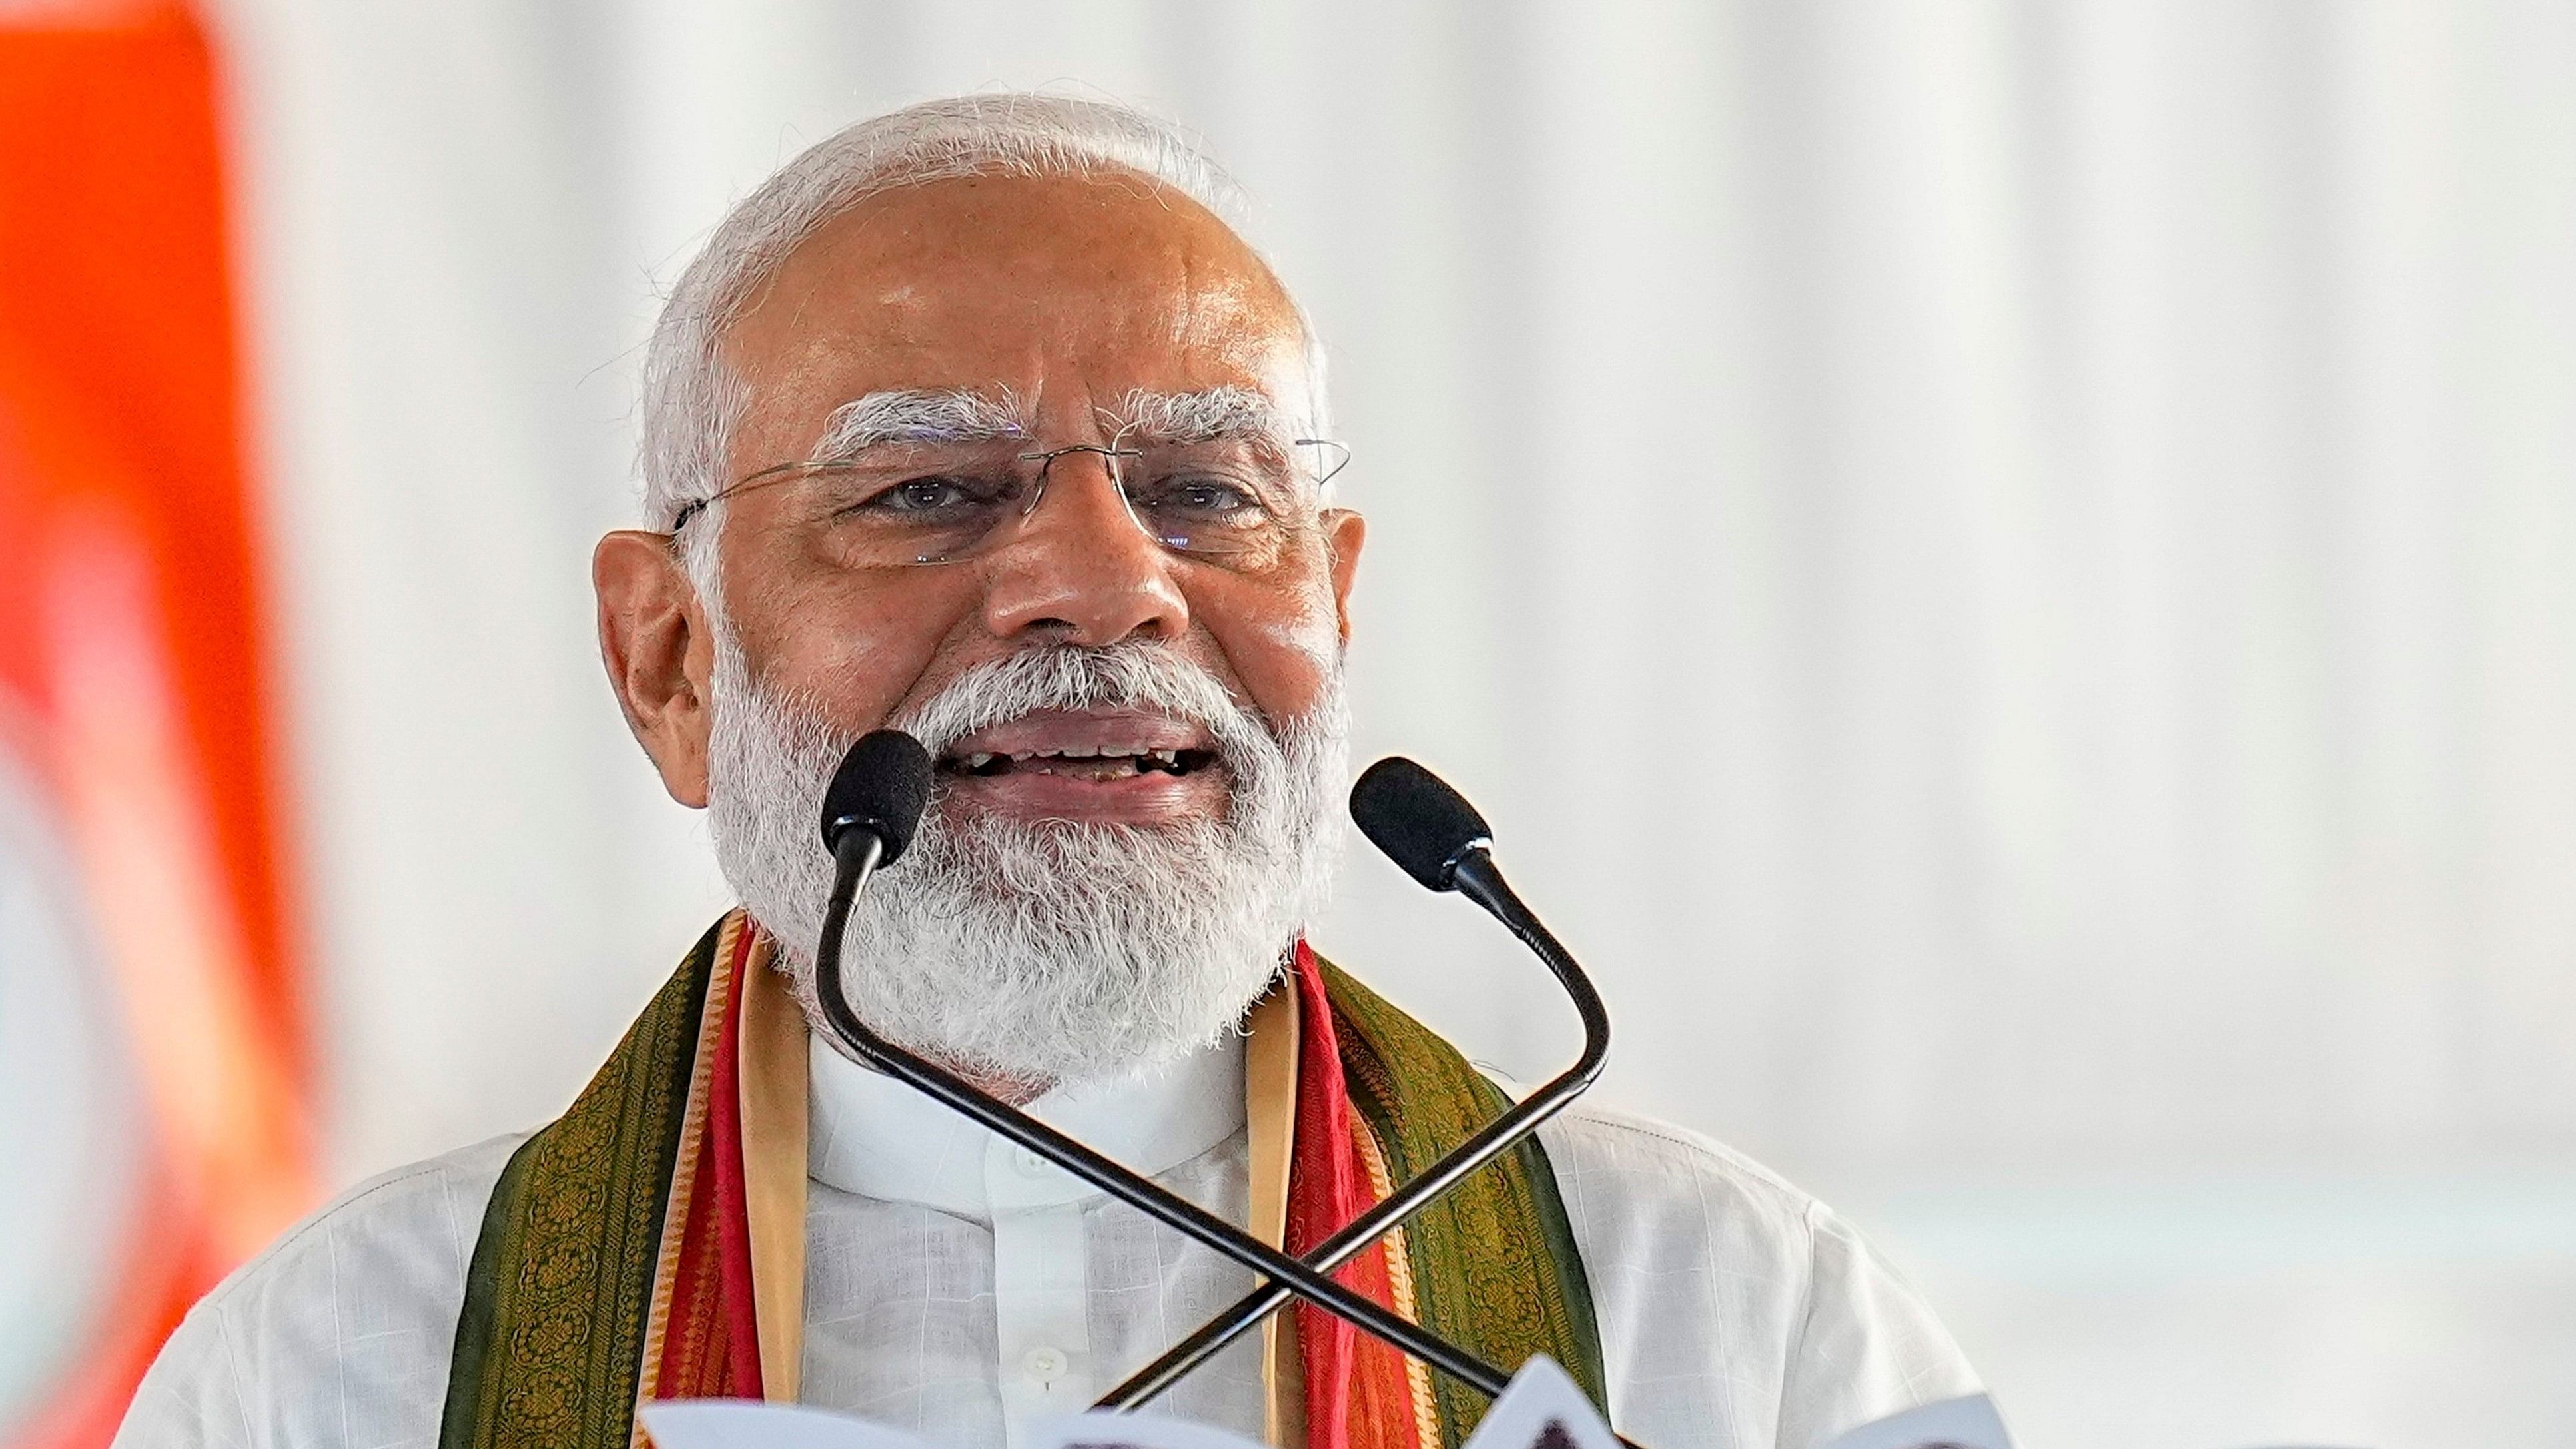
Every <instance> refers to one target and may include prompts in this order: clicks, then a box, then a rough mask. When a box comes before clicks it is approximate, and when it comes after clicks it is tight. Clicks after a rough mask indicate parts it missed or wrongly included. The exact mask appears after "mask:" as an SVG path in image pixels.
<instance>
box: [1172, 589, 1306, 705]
mask: <svg viewBox="0 0 2576 1449" xmlns="http://www.w3.org/2000/svg"><path fill="white" fill-rule="evenodd" d="M1191 594H1192V598H1191V602H1190V609H1191V612H1192V613H1193V614H1194V615H1195V616H1196V617H1197V618H1198V620H1199V622H1200V623H1201V624H1203V625H1205V626H1206V628H1207V631H1208V633H1209V634H1210V635H1211V636H1213V637H1214V638H1215V640H1216V644H1217V647H1218V648H1219V649H1221V650H1223V651H1224V653H1225V657H1226V662H1227V663H1228V664H1229V665H1231V666H1232V667H1233V670H1234V674H1235V678H1236V679H1238V680H1240V681H1241V682H1242V685H1243V688H1244V691H1245V692H1246V693H1247V694H1249V695H1251V697H1252V702H1253V704H1254V705H1256V706H1258V707H1259V708H1260V710H1261V712H1262V713H1264V714H1266V715H1268V716H1270V717H1271V718H1272V719H1274V720H1286V719H1294V718H1296V717H1297V716H1299V715H1303V714H1305V713H1307V712H1308V711H1310V710H1312V709H1313V708H1314V707H1315V705H1316V704H1317V703H1318V702H1319V701H1320V700H1321V699H1322V698H1323V694H1324V688H1325V685H1326V684H1327V683H1328V682H1329V681H1330V680H1331V679H1332V678H1333V676H1334V675H1335V674H1336V673H1337V672H1338V671H1339V670H1340V668H1341V655H1342V643H1341V625H1340V620H1339V618H1338V617H1337V616H1336V614H1335V613H1334V610H1333V591H1332V587H1331V584H1330V583H1329V581H1327V580H1325V579H1323V578H1321V577H1317V578H1314V579H1311V580H1307V581H1305V582H1302V583H1256V582H1253V581H1251V580H1247V579H1243V578H1239V577H1236V576H1233V575H1226V574H1212V575H1211V576H1210V577H1209V578H1208V579H1207V580H1205V581H1203V582H1202V583H1201V585H1200V586H1199V587H1198V588H1196V589H1193V590H1191Z"/></svg>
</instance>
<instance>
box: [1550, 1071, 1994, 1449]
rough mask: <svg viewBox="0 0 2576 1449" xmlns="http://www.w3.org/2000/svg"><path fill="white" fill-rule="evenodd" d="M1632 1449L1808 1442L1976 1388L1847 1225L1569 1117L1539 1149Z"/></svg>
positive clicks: (1697, 1140) (1723, 1166)
mask: <svg viewBox="0 0 2576 1449" xmlns="http://www.w3.org/2000/svg"><path fill="white" fill-rule="evenodd" d="M1542 1141H1543V1143H1544V1145H1545V1146H1546V1148H1547V1153H1548V1162H1549V1165H1550V1167H1551V1168H1552V1169H1553V1170H1554V1173H1555V1176H1556V1180H1557V1187H1558V1190H1559V1192H1560V1194H1561V1195H1562V1196H1563V1197H1564V1200H1565V1207H1566V1215H1567V1217H1568V1218H1569V1220H1570V1222H1571V1226H1572V1228H1573V1231H1574V1239H1575V1245H1576V1248H1577V1250H1578V1251H1579V1252H1580V1254H1581V1255H1582V1259H1583V1268H1584V1276H1585V1277H1586V1279H1587V1280H1588V1281H1589V1283H1590V1286H1591V1289H1592V1299H1593V1310H1594V1316H1595V1319H1596V1321H1597V1322H1598V1324H1599V1326H1600V1330H1601V1340H1602V1350H1603V1354H1604V1357H1605V1359H1606V1361H1607V1367H1608V1369H1609V1371H1610V1380H1611V1384H1610V1388H1611V1399H1612V1408H1613V1410H1614V1414H1615V1415H1617V1416H1619V1418H1620V1422H1621V1427H1622V1428H1623V1429H1625V1430H1627V1431H1628V1432H1630V1433H1632V1434H1634V1435H1635V1436H1636V1437H1638V1438H1639V1439H1640V1441H1641V1442H1651V1443H1658V1444H1662V1443H1670V1444H1673V1445H1693V1444H1726V1445H1750V1444H1771V1443H1795V1444H1804V1443H1809V1442H1816V1441H1819V1440H1821V1439H1822V1438H1825V1437H1829V1436H1830V1434H1832V1433H1836V1432H1840V1430H1842V1429H1845V1428H1849V1427H1851V1426H1852V1425H1854V1424H1858V1423H1863V1422H1866V1421H1867V1420H1870V1419H1873V1418H1878V1417H1880V1416H1882V1415H1885V1414H1889V1413H1894V1412H1896V1411H1897V1410H1899V1409H1904V1408H1908V1407H1911V1406H1912V1405H1914V1404H1916V1403H1921V1402H1926V1401H1928V1400H1930V1399H1935V1398H1944V1397H1949V1396H1950V1395H1952V1394H1956V1393H1967V1392H1972V1391H1974V1389H1975V1386H1976V1375H1975V1373H1974V1372H1973V1371H1972V1370H1971V1369H1970V1368H1969V1367H1968V1364H1967V1361H1966V1360H1965V1359H1964V1358H1963V1357H1961V1355H1960V1353H1959V1350H1958V1348H1957V1346H1956V1345H1955V1344H1954V1343H1953V1342H1952V1341H1951V1339H1950V1336H1949V1334H1948V1333H1947V1332H1945V1331H1944V1330H1943V1329H1942V1327H1941V1325H1940V1322H1939V1320H1938V1319H1937V1318H1935V1317H1934V1316H1933V1314H1932V1312H1931V1310H1930V1309H1929V1308H1928V1307H1927V1306H1925V1304H1924V1303H1923V1302H1922V1300H1921V1299H1920V1298H1919V1297H1918V1296H1916V1294H1915V1293H1914V1291H1913V1290H1912V1289H1911V1288H1909V1287H1908V1286H1906V1284H1905V1283H1904V1281H1903V1279H1902V1278H1901V1277H1899V1276H1898V1274H1897V1273H1896V1272H1895V1270H1894V1269H1893V1268H1891V1267H1890V1266H1888V1264H1887V1262H1886V1260H1885V1259H1883V1258H1882V1257H1880V1256H1879V1255H1878V1253H1877V1252H1876V1251H1875V1250H1874V1249H1872V1248H1871V1247H1870V1246H1869V1244H1868V1243H1867V1242H1866V1241H1864V1240H1863V1239H1862V1237H1861V1235H1860V1234H1859V1233H1858V1232H1856V1231H1855V1230H1854V1229H1853V1228H1852V1227H1851V1226H1850V1224H1848V1223H1847V1222H1845V1221H1844V1220H1843V1219H1842V1218H1841V1217H1839V1216H1838V1215H1837V1214H1835V1213H1834V1211H1833V1210H1832V1209H1831V1208H1828V1207H1827V1206H1825V1205H1824V1204H1823V1203H1821V1202H1819V1201H1817V1200H1816V1199H1815V1198H1814V1197H1813V1196H1811V1195H1809V1194H1807V1193H1805V1192H1803V1191H1801V1190H1799V1189H1798V1188H1797V1187H1795V1186H1792V1185H1791V1184H1790V1183H1789V1182H1788V1181H1787V1180H1786V1179H1784V1178H1782V1177H1781V1176H1780V1175H1779V1174H1778V1173H1776V1172H1773V1171H1772V1170H1771V1169H1769V1168H1767V1167H1764V1166H1763V1165H1762V1164H1760V1163H1758V1162H1755V1161H1754V1160H1753V1159H1751V1158H1749V1157H1746V1156H1745V1155H1744V1154H1742V1153H1740V1152H1737V1151H1735V1150H1734V1149H1732V1148H1730V1147H1727V1146H1725V1145H1724V1144H1722V1143H1719V1142H1715V1141H1712V1140H1710V1139H1709V1138H1707V1137H1704V1136H1701V1135H1700V1134H1699V1133H1696V1132H1692V1131H1688V1130H1686V1129H1684V1128H1680V1127H1675V1126H1672V1125H1670V1124H1667V1123H1663V1122H1657V1121H1653V1120H1651V1119H1648V1118H1643V1117H1632V1116H1627V1115H1624V1114H1621V1113H1616V1112H1605V1111H1601V1110H1598V1109H1590V1108H1585V1109H1577V1110H1573V1111H1569V1112H1567V1113H1566V1114H1565V1116H1564V1117H1562V1118H1560V1119H1558V1120H1557V1121H1556V1122H1555V1123H1552V1124H1551V1125H1550V1126H1549V1127H1548V1128H1547V1129H1545V1131H1544V1132H1543V1133H1542Z"/></svg>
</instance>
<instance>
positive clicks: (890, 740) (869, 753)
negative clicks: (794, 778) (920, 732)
mask: <svg viewBox="0 0 2576 1449" xmlns="http://www.w3.org/2000/svg"><path fill="white" fill-rule="evenodd" d="M928 808H930V752H929V751H928V750H925V749H923V748H922V747H921V741H919V740H916V739H914V738H913V737H912V736H910V735H908V734H905V733H904V732H903V731H901V730H877V731H875V732H873V733H870V734H866V735H862V736H860V737H859V742H858V743H857V744H855V745H852V746H850V752H849V753H848V754H846V755H843V756H842V757H841V767H840V768H839V769H837V770H834V771H833V772H832V783H831V784H830V785H829V786H828V787H826V788H825V789H824V791H823V848H824V849H825V850H837V849H839V847H840V844H841V836H842V834H843V833H844V832H846V831H848V830H849V829H851V828H852V827H854V826H864V827H865V828H867V829H868V830H870V831H873V832H874V833H875V835H876V837H877V839H878V840H880V841H882V842H884V844H885V853H884V854H883V855H881V856H879V857H878V858H877V864H878V866H880V867H884V866H889V865H892V864H894V862H895V858H896V857H897V856H900V855H902V854H903V851H904V847H905V846H908V845H910V844H912V832H913V831H914V830H916V829H918V828H920V825H921V812H922V811H924V810H926V809H928Z"/></svg>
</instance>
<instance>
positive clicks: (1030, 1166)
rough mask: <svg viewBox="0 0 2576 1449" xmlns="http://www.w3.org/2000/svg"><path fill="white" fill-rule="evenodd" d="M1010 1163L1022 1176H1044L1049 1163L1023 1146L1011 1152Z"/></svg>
mask: <svg viewBox="0 0 2576 1449" xmlns="http://www.w3.org/2000/svg"><path fill="white" fill-rule="evenodd" d="M1011 1165H1012V1166H1014V1167H1016V1168H1018V1169H1019V1170H1020V1176H1022V1177H1044V1176H1045V1175H1046V1170H1047V1168H1048V1166H1049V1163H1048V1162H1047V1160H1046V1159H1045V1158H1043V1157H1040V1156H1038V1155H1037V1154H1036V1153H1035V1152H1032V1151H1030V1150H1029V1149H1028V1148H1025V1147H1023V1148H1021V1149H1020V1150H1018V1151H1017V1152H1014V1153H1012V1154H1011Z"/></svg>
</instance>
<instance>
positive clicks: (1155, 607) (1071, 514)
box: [984, 453, 1190, 646]
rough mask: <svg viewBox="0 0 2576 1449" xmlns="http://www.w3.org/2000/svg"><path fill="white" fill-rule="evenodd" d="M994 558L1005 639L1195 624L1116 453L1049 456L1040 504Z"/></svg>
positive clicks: (1091, 638) (1071, 637)
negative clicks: (1115, 464)
mask: <svg viewBox="0 0 2576 1449" xmlns="http://www.w3.org/2000/svg"><path fill="white" fill-rule="evenodd" d="M986 567H987V569H988V570H989V572H988V575H987V580H986V584H985V591H984V620H985V626H986V627H987V628H989V629H990V630H992V632H993V633H994V634H995V635H996V636H998V637H1000V638H1004V639H1017V638H1019V637H1021V636H1023V635H1034V634H1046V635H1051V636H1053V637H1054V638H1055V639H1056V640H1057V641H1058V642H1062V643H1069V644H1086V645H1094V646H1098V645H1107V644H1115V643H1117V642H1118V641H1120V640H1122V639H1126V638H1129V637H1143V638H1149V639H1166V640H1168V639H1177V638H1179V637H1180V636H1181V635H1182V634H1184V633H1186V632H1187V631H1188V629H1189V624H1190V610H1189V604H1188V602H1187V601H1186V600H1184V599H1183V598H1182V596H1181V590H1180V586H1179V584H1178V583H1177V582H1176V581H1175V580H1174V579H1173V577H1172V571H1171V569H1172V556H1171V555H1170V554H1169V553H1167V552H1165V551H1164V549H1163V546H1162V545H1161V544H1159V543H1156V542H1155V541H1154V540H1153V539H1152V538H1150V537H1148V536H1147V534H1146V532H1145V530H1144V529H1143V528H1141V527H1139V526H1138V525H1137V523H1136V518H1135V515H1134V514H1132V513H1130V512H1129V511H1128V509H1127V499H1126V496H1125V495H1124V494H1122V493H1120V492H1119V491H1118V482H1117V478H1116V476H1115V475H1114V474H1113V473H1111V471H1110V461H1109V459H1107V458H1105V457H1102V456H1100V455H1098V454H1095V453H1076V454H1071V455H1068V456H1065V457H1061V458H1058V459H1056V460H1055V461H1054V462H1053V463H1051V464H1049V465H1048V468H1047V475H1046V488H1045V491H1044V492H1043V493H1042V494H1041V496H1040V498H1039V501H1038V506H1037V509H1036V511H1035V512H1033V513H1031V514H1030V515H1029V517H1028V519H1027V520H1026V521H1025V522H1023V523H1022V524H1021V525H1020V528H1019V532H1018V536H1017V537H1015V538H1014V539H1012V541H1011V542H1009V543H1008V544H1006V545H1004V546H1003V547H1002V548H1000V549H997V550H995V551H994V552H993V553H992V554H991V555H990V556H989V558H988V560H987V563H986Z"/></svg>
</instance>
